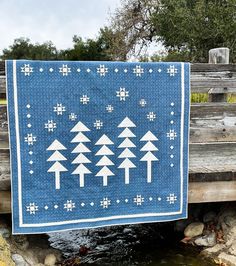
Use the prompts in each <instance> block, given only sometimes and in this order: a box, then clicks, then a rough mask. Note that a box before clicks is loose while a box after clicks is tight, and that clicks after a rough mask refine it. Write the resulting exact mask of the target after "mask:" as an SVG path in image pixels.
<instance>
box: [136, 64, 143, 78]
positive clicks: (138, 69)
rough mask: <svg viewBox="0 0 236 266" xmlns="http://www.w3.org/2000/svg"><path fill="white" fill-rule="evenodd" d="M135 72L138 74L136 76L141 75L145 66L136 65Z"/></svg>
mask: <svg viewBox="0 0 236 266" xmlns="http://www.w3.org/2000/svg"><path fill="white" fill-rule="evenodd" d="M133 73H134V74H136V77H141V75H142V74H143V73H144V72H143V68H141V66H136V67H135V68H133Z"/></svg>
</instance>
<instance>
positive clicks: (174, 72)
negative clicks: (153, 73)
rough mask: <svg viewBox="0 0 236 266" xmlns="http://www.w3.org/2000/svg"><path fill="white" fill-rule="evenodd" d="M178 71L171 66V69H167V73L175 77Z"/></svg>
mask: <svg viewBox="0 0 236 266" xmlns="http://www.w3.org/2000/svg"><path fill="white" fill-rule="evenodd" d="M177 71H178V69H177V68H175V66H170V67H169V68H167V73H169V74H170V76H175V74H176V73H177Z"/></svg>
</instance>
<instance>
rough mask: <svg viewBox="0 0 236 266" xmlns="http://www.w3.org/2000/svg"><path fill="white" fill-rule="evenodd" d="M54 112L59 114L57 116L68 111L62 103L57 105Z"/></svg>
mask: <svg viewBox="0 0 236 266" xmlns="http://www.w3.org/2000/svg"><path fill="white" fill-rule="evenodd" d="M53 108H54V112H56V113H57V115H62V114H63V112H65V111H66V107H65V106H63V105H62V103H57V106H54V107H53Z"/></svg>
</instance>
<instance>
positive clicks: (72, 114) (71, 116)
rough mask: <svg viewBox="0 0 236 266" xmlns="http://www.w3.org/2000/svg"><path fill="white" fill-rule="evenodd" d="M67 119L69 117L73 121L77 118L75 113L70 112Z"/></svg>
mask: <svg viewBox="0 0 236 266" xmlns="http://www.w3.org/2000/svg"><path fill="white" fill-rule="evenodd" d="M69 119H70V120H71V121H75V120H76V119H77V115H76V114H75V113H71V114H70V115H69Z"/></svg>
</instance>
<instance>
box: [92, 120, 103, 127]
mask: <svg viewBox="0 0 236 266" xmlns="http://www.w3.org/2000/svg"><path fill="white" fill-rule="evenodd" d="M93 126H94V127H95V128H96V129H101V127H103V122H102V121H101V120H96V122H95V123H93Z"/></svg>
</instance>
